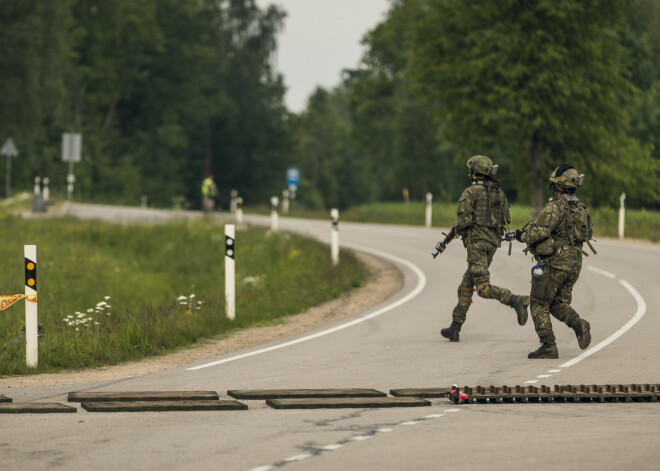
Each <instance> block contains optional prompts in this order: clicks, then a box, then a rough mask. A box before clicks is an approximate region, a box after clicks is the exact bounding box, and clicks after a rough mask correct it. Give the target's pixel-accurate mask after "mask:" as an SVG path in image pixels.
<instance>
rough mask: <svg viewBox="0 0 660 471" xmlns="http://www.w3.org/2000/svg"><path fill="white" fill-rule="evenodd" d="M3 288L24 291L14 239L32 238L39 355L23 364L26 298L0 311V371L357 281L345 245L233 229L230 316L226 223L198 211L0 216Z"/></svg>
mask: <svg viewBox="0 0 660 471" xmlns="http://www.w3.org/2000/svg"><path fill="white" fill-rule="evenodd" d="M2 223H3V231H2V232H1V233H0V234H1V235H0V256H1V257H2V260H3V262H4V263H3V265H4V266H3V268H4V269H3V270H2V271H0V286H1V287H2V288H1V289H2V292H0V294H3V295H10V294H21V293H23V292H24V286H23V283H24V273H23V245H24V244H36V245H37V259H38V263H37V287H38V296H39V304H38V306H39V323H40V324H41V325H42V326H43V328H44V332H43V333H42V334H41V335H40V337H39V366H38V367H37V368H36V369H35V368H28V367H27V366H26V365H25V337H24V334H23V332H22V331H21V329H22V327H23V325H24V319H25V309H24V307H23V301H21V302H18V303H16V304H14V305H13V306H11V307H9V308H8V309H6V310H4V311H0V375H13V374H26V373H40V372H52V371H58V370H61V369H70V368H81V367H91V366H101V365H108V364H115V363H118V362H122V361H126V360H137V359H140V358H144V357H146V356H150V355H156V354H161V353H166V352H170V351H173V350H175V349H177V348H179V347H181V346H184V345H188V344H190V343H192V342H195V341H196V340H199V339H200V338H203V337H211V336H215V335H218V334H226V333H228V332H231V331H233V330H237V329H241V328H245V327H248V326H251V325H256V324H264V323H274V322H277V321H278V320H281V319H282V318H284V317H285V316H288V315H291V314H296V313H298V312H301V311H303V310H304V309H306V308H308V307H310V306H313V305H316V304H319V303H322V302H325V301H328V300H330V299H333V298H336V297H338V296H339V295H340V294H341V293H342V292H344V291H346V290H350V289H353V288H356V287H359V286H361V285H362V284H363V283H364V282H365V281H366V279H367V277H368V273H367V270H366V268H365V267H364V266H363V265H362V264H361V263H360V262H359V261H358V260H357V259H356V258H355V257H354V256H353V255H352V254H351V253H348V252H347V253H344V252H342V254H341V263H340V264H339V265H338V266H336V267H333V266H332V265H331V263H330V254H329V249H328V248H327V247H326V246H324V245H323V244H320V243H318V242H316V241H313V240H309V239H306V238H303V237H299V236H295V235H289V234H286V233H268V232H264V231H261V230H256V229H250V230H247V231H240V232H238V233H237V236H236V279H237V282H236V285H237V291H236V319H235V320H234V321H230V320H228V319H227V318H226V316H225V313H224V260H223V259H224V233H223V231H222V227H219V226H207V225H205V224H204V223H203V222H202V221H198V222H192V223H188V224H184V223H177V224H169V225H164V226H155V227H154V226H137V225H135V226H117V225H110V224H102V223H99V222H81V221H75V220H67V219H64V220H54V219H44V220H29V221H28V220H23V219H22V218H18V217H7V216H4V217H3V218H2Z"/></svg>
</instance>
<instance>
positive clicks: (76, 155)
mask: <svg viewBox="0 0 660 471" xmlns="http://www.w3.org/2000/svg"><path fill="white" fill-rule="evenodd" d="M81 154H82V134H78V133H70V132H65V133H64V134H62V161H63V162H69V175H67V177H66V181H67V192H68V199H69V201H71V200H72V199H73V183H74V182H75V181H76V177H75V176H74V175H73V163H74V162H80V159H81Z"/></svg>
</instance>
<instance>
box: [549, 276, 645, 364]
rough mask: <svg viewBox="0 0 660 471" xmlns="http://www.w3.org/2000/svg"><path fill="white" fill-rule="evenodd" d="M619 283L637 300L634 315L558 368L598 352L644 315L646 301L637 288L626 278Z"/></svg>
mask: <svg viewBox="0 0 660 471" xmlns="http://www.w3.org/2000/svg"><path fill="white" fill-rule="evenodd" d="M619 283H621V284H622V285H623V287H624V288H626V289H627V290H628V292H629V293H630V294H631V295H632V297H633V298H635V301H636V302H637V312H635V315H634V316H633V317H632V318H631V319H630V320H629V321H628V322H626V323H625V324H624V325H623V326H622V327H621V328H620V329H619V330H617V331H616V332H614V333H613V334H612V335H610V336H609V337H607V338H606V339H605V340H603V341H602V342H600V343H599V344H598V345H596V346H594V347H591V348H590V349H589V350H587V351H585V352H584V353H582V354H581V355H578V356H576V357H575V358H573V359H572V360H570V361H567V362H566V363H564V364H562V365H559V367H560V368H568V367H569V366H573V365H575V364H576V363H577V362H579V361H582V360H584V359H585V358H587V357H588V356H591V355H593V354H594V353H596V352H598V351H599V350H601V349H603V348H605V347H607V346H608V345H609V344H611V343H612V342H614V341H615V340H616V339H618V338H619V337H621V336H622V335H623V334H625V333H626V332H627V331H628V330H630V329H631V328H632V327H633V326H634V325H635V324H637V322H639V320H640V319H641V318H642V317H644V314H646V302H645V301H644V298H642V296H641V295H640V294H639V293H638V292H637V290H636V289H635V288H634V287H633V286H632V285H631V284H630V283H628V282H627V281H626V280H619Z"/></svg>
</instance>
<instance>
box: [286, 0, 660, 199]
mask: <svg viewBox="0 0 660 471" xmlns="http://www.w3.org/2000/svg"><path fill="white" fill-rule="evenodd" d="M363 42H364V45H365V47H366V53H365V55H364V59H363V61H362V64H361V66H360V67H359V68H357V69H356V70H347V71H345V73H344V77H343V80H342V83H341V84H340V85H339V86H337V87H336V88H335V89H333V90H324V89H320V88H319V89H317V90H316V92H315V93H314V94H313V96H312V97H311V98H310V99H309V103H308V107H307V109H306V110H305V111H304V112H303V113H302V114H301V116H300V117H299V120H298V126H299V127H298V132H297V133H296V140H297V143H298V152H299V154H297V155H298V158H299V161H300V162H302V163H301V166H302V167H303V168H304V170H303V172H302V173H303V175H307V176H308V178H309V180H308V184H309V185H310V187H311V188H312V189H313V190H315V191H317V192H318V193H319V194H320V197H319V199H321V200H322V201H324V202H326V203H327V202H332V204H339V205H340V206H341V205H350V204H353V203H355V202H357V201H362V200H364V199H379V200H382V199H387V200H393V199H400V198H401V189H402V188H404V187H406V188H408V189H409V190H410V193H411V197H413V198H415V199H418V200H422V199H423V197H424V194H425V193H426V192H427V191H428V192H432V193H433V194H434V195H436V196H438V197H440V198H441V199H445V200H453V199H456V198H457V197H458V195H459V194H460V192H461V190H462V189H463V188H464V187H465V185H466V183H467V181H468V180H467V168H466V167H465V162H466V161H467V159H468V158H469V156H471V155H473V154H485V155H488V156H491V157H492V159H493V160H494V162H495V163H497V164H499V167H500V168H499V176H500V177H501V179H502V180H503V185H504V188H505V190H506V191H507V193H508V194H509V197H510V199H512V200H513V201H517V202H519V203H522V204H530V203H531V204H532V205H533V206H534V207H535V208H536V209H538V208H540V207H541V206H542V205H543V202H544V200H545V198H546V197H547V196H548V193H547V184H548V183H547V179H548V177H549V175H550V173H551V172H552V170H553V169H554V168H556V167H557V166H558V165H560V164H561V163H562V162H564V161H570V162H573V163H574V165H575V166H576V168H578V169H579V170H580V171H581V172H583V173H585V176H586V178H585V185H584V188H583V191H581V192H580V193H581V195H582V196H583V197H584V198H586V199H587V200H588V201H589V202H590V203H592V204H595V205H618V197H619V195H620V194H621V193H622V192H625V193H626V194H627V203H630V204H632V205H634V206H637V207H640V206H644V207H647V208H656V209H657V208H658V207H660V193H659V192H658V183H659V178H658V177H659V176H660V171H659V170H660V137H659V136H660V3H658V2H657V1H654V0H627V1H623V0H584V1H583V0H501V1H497V2H492V1H486V0H484V1H474V0H395V1H392V3H391V8H390V10H389V13H388V15H387V17H386V18H385V19H384V20H383V21H382V22H381V23H380V24H379V25H377V26H376V27H375V28H374V29H373V30H371V31H370V32H369V33H368V34H367V35H366V36H365V37H364V41H363ZM332 156H334V158H333V157H332ZM337 175H342V177H341V179H340V182H350V184H349V185H348V186H347V185H342V184H340V182H338V181H337V178H336V176H337Z"/></svg>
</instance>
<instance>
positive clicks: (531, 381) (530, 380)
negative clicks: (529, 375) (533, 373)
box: [525, 379, 539, 384]
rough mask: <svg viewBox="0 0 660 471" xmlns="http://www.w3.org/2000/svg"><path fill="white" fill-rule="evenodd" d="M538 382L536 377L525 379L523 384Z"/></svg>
mask: <svg viewBox="0 0 660 471" xmlns="http://www.w3.org/2000/svg"><path fill="white" fill-rule="evenodd" d="M538 382H539V380H538V379H529V380H527V381H525V384H534V383H538Z"/></svg>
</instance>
